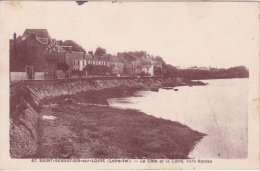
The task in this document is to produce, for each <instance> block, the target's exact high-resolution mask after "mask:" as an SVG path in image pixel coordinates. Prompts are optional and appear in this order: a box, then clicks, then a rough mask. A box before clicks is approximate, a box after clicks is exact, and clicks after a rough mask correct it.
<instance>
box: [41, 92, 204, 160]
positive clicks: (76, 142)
mask: <svg viewBox="0 0 260 171" xmlns="http://www.w3.org/2000/svg"><path fill="white" fill-rule="evenodd" d="M125 90H126V89H125V88H116V89H110V90H102V91H90V92H85V93H81V94H77V95H72V96H62V97H59V98H55V99H53V100H48V102H49V104H50V102H51V103H53V102H57V103H58V104H56V105H47V106H45V107H44V108H43V111H42V112H41V114H42V115H51V116H56V117H57V119H55V120H52V121H51V120H40V138H41V141H40V142H41V143H40V146H39V151H38V154H37V155H36V157H40V158H47V157H48V158H62V157H64V158H66V157H67V158H143V157H146V158H187V157H188V154H189V152H190V151H191V150H192V149H193V147H194V145H195V144H196V142H198V141H199V140H200V139H201V138H203V136H204V134H202V133H199V132H196V131H193V130H191V129H190V128H188V127H187V126H184V125H181V124H180V123H178V122H173V121H170V120H165V119H160V118H155V117H153V116H150V115H146V114H144V113H142V112H139V111H136V110H130V109H128V110H124V109H116V108H112V107H109V106H97V105H86V104H85V103H86V102H87V103H89V102H90V103H92V102H93V103H95V102H100V103H102V104H106V103H105V102H106V98H111V97H112V96H115V95H116V96H117V97H118V96H125V95H130V94H131V91H130V90H129V91H128V92H125ZM90 97H91V98H90ZM65 98H71V99H73V101H74V103H71V104H65V103H62V101H64V99H65ZM101 99H103V100H101ZM76 102H81V104H77V103H76ZM46 103H47V102H46V101H45V104H46Z"/></svg>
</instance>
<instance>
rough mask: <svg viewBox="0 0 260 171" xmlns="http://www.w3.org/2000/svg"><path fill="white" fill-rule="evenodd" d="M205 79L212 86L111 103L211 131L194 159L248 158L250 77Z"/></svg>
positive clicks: (144, 94)
mask: <svg viewBox="0 0 260 171" xmlns="http://www.w3.org/2000/svg"><path fill="white" fill-rule="evenodd" d="M203 82H206V83H209V85H207V86H193V87H188V86H184V87H177V88H178V91H174V90H164V89H160V90H159V92H150V91H140V92H137V93H135V96H134V97H126V98H114V99H109V105H110V106H114V107H119V108H130V109H137V110H140V111H142V112H144V113H146V114H149V115H153V116H156V117H161V118H165V119H170V120H172V121H178V122H180V123H182V124H185V125H187V126H189V127H190V128H191V129H193V130H197V131H199V132H202V133H205V134H207V136H205V137H204V138H203V139H202V140H201V141H200V142H199V143H198V144H197V145H196V147H195V148H194V150H193V151H192V152H191V153H190V155H189V157H190V158H200V159H201V158H246V157H247V114H248V106H247V103H248V102H247V99H248V79H219V80H203Z"/></svg>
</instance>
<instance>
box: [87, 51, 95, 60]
mask: <svg viewBox="0 0 260 171" xmlns="http://www.w3.org/2000/svg"><path fill="white" fill-rule="evenodd" d="M88 53H89V54H90V55H91V57H92V59H94V55H93V51H88Z"/></svg>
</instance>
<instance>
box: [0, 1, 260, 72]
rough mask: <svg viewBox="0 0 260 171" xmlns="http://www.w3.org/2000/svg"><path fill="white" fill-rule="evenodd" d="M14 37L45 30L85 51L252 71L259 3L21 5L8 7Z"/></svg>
mask: <svg viewBox="0 0 260 171" xmlns="http://www.w3.org/2000/svg"><path fill="white" fill-rule="evenodd" d="M2 7H3V8H1V9H2V10H1V15H2V16H6V17H5V18H6V20H4V21H3V22H2V23H3V25H4V28H3V29H4V30H5V32H6V33H7V34H8V37H9V38H12V35H13V32H16V33H17V35H22V34H23V32H24V30H25V29H26V28H31V29H33V28H46V29H48V31H49V33H50V35H51V37H52V38H56V39H57V40H60V39H61V40H68V39H71V40H74V41H76V42H77V43H78V44H80V45H81V46H82V47H83V48H85V49H86V51H91V50H93V51H94V50H95V49H96V48H97V47H98V46H101V47H103V48H105V49H106V50H107V52H108V53H111V54H114V53H117V52H124V51H135V50H137V51H140V50H144V51H147V52H148V53H149V54H152V55H155V56H156V55H160V56H162V57H163V58H164V60H165V61H166V63H169V64H172V65H173V66H195V65H196V66H206V67H208V66H212V67H218V68H220V67H224V68H227V67H232V66H237V65H245V66H248V65H249V64H250V60H251V58H252V57H253V56H254V57H255V55H256V54H258V44H257V43H256V42H257V41H258V40H259V38H258V35H259V34H258V29H259V26H258V6H257V4H256V3H243V2H242V3H235V2H233V3H232V2H231V3H227V2H224V3H223V2H222V3H217V2H208V3H205V2H195V3H190V2H188V3H187V2H182V3H181V2H122V3H111V2H88V3H85V4H83V5H81V6H79V5H77V4H76V2H68V1H63V2H57V1H56V2H32V1H29V2H20V3H7V2H6V3H3V6H2Z"/></svg>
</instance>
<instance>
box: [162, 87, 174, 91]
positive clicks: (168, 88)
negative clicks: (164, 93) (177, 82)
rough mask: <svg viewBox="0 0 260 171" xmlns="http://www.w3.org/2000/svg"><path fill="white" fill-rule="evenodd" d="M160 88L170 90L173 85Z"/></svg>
mask: <svg viewBox="0 0 260 171" xmlns="http://www.w3.org/2000/svg"><path fill="white" fill-rule="evenodd" d="M162 89H165V90H171V89H173V87H163V88H162Z"/></svg>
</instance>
